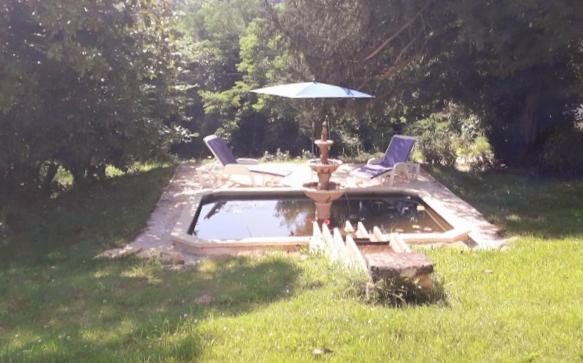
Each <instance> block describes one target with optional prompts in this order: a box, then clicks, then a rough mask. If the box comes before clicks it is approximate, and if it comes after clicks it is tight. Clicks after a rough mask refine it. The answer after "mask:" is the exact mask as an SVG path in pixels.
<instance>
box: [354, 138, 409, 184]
mask: <svg viewBox="0 0 583 363" xmlns="http://www.w3.org/2000/svg"><path fill="white" fill-rule="evenodd" d="M414 144H415V138H414V137H411V136H405V135H394V136H393V138H392V139H391V142H390V143H389V146H388V147H387V151H385V155H384V156H383V157H382V158H378V159H370V160H369V161H368V162H367V163H366V165H364V166H362V167H360V168H357V169H355V170H353V171H352V172H351V174H353V175H356V176H359V177H362V178H366V179H375V178H386V177H388V178H389V185H393V182H394V181H395V174H396V173H398V172H400V171H401V170H402V171H403V172H404V173H405V174H406V175H407V176H410V174H414V176H417V174H418V173H419V164H415V163H410V162H407V159H409V154H410V153H411V149H413V145H414Z"/></svg>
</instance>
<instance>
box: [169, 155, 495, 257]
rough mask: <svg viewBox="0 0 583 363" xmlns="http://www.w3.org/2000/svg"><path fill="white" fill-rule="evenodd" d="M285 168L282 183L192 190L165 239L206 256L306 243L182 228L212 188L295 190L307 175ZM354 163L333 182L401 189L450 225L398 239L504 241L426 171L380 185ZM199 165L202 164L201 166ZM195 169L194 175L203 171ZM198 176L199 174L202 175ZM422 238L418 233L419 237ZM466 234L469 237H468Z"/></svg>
mask: <svg viewBox="0 0 583 363" xmlns="http://www.w3.org/2000/svg"><path fill="white" fill-rule="evenodd" d="M286 167H288V168H290V167H295V169H296V170H295V171H294V173H293V174H292V175H290V176H289V177H287V178H284V179H283V180H281V183H282V184H287V185H288V186H283V187H259V188H241V187H237V186H230V187H227V188H219V189H203V190H200V191H199V192H198V193H196V194H195V195H194V196H193V197H192V198H190V202H189V203H187V204H186V205H185V206H184V209H183V211H182V213H181V214H180V217H179V218H178V221H177V222H176V225H175V226H174V228H173V230H172V232H171V238H172V241H173V243H174V245H175V246H176V247H177V248H178V249H180V250H185V251H187V252H189V253H195V254H201V255H207V254H209V255H212V254H223V253H229V251H232V252H238V251H242V250H246V249H269V248H277V249H284V250H294V249H297V248H299V247H303V246H307V245H308V244H309V242H310V237H309V236H304V237H274V238H271V237H270V238H244V239H241V240H201V239H199V238H197V237H196V236H194V235H191V234H189V233H188V230H189V228H190V226H191V224H192V222H193V218H194V215H195V213H196V211H197V210H198V208H199V205H200V203H201V201H202V199H203V198H204V197H205V196H206V195H209V194H211V193H217V194H221V195H224V196H236V195H241V194H244V195H247V196H252V195H261V196H271V195H272V196H274V197H277V196H281V195H282V194H286V193H289V192H297V191H298V190H301V188H300V185H301V184H300V183H301V182H302V181H303V182H305V181H306V180H310V179H309V178H310V174H309V173H308V174H306V172H305V169H306V168H305V167H304V166H303V165H300V164H296V165H293V164H291V165H286ZM354 167H356V166H350V165H344V166H343V167H342V169H343V171H344V172H342V171H341V170H339V173H337V174H335V175H334V179H335V181H339V182H341V183H344V185H348V186H351V187H347V188H346V193H347V194H352V195H357V194H387V193H390V194H405V195H411V196H414V197H417V198H419V199H421V200H422V201H423V202H425V203H426V204H427V205H428V206H429V207H430V208H431V209H433V211H435V212H436V213H437V214H438V215H439V216H440V217H441V218H443V219H444V220H445V221H446V222H447V223H448V224H449V225H451V226H452V230H450V231H447V232H443V233H431V234H426V235H423V236H419V234H401V237H402V238H403V240H405V241H406V242H408V243H411V244H423V245H432V246H440V245H450V242H456V241H459V240H461V239H466V240H468V241H469V243H466V244H465V245H466V246H467V247H469V248H471V249H492V248H500V247H502V246H503V245H504V241H503V240H502V239H501V238H500V237H499V235H498V229H497V227H496V226H494V225H492V224H491V223H489V222H488V221H486V220H485V219H484V217H483V216H482V215H481V214H480V213H479V212H478V211H477V210H476V209H474V208H473V207H472V206H471V205H469V204H468V203H466V202H465V201H463V200H462V199H460V198H459V197H457V196H456V195H455V194H454V193H452V192H451V191H450V190H449V189H447V188H446V187H445V186H444V185H442V184H441V183H439V182H438V181H436V180H435V179H434V178H433V177H431V175H429V174H428V173H427V172H425V171H422V172H421V173H420V175H419V177H418V178H417V180H414V181H401V182H399V183H396V184H395V185H394V186H388V185H386V184H380V183H379V182H378V181H375V182H368V185H367V184H364V185H362V184H360V185H358V183H361V181H359V180H357V179H354V178H352V177H351V176H350V174H349V171H350V170H351V169H352V168H354ZM202 168H204V167H202ZM203 173H204V169H203V171H202V172H201V171H199V174H203ZM203 175H204V174H203ZM419 237H422V238H419ZM468 237H469V238H468Z"/></svg>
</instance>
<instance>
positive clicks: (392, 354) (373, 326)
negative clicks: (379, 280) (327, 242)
mask: <svg viewBox="0 0 583 363" xmlns="http://www.w3.org/2000/svg"><path fill="white" fill-rule="evenodd" d="M171 172H172V170H171V169H170V168H158V169H153V170H150V171H148V172H144V173H141V174H136V175H131V176H118V177H116V178H113V179H111V181H110V182H109V183H108V184H107V185H105V186H100V187H94V188H92V189H90V190H87V191H83V192H81V191H73V192H70V193H67V194H65V195H63V196H62V197H60V198H58V199H56V200H53V201H50V202H46V203H38V205H31V204H30V203H29V204H27V205H26V206H16V205H12V206H10V207H8V208H5V213H4V218H5V220H6V221H5V222H4V223H8V225H9V227H10V228H9V229H6V228H4V230H3V234H2V235H1V236H2V237H0V238H2V242H1V243H0V245H1V246H2V247H0V254H1V257H0V259H1V260H0V261H1V263H2V265H1V266H0V362H19V361H26V362H28V361H37V362H67V361H71V362H118V361H119V362H121V361H123V362H125V361H127V362H190V361H217V362H224V361H244V362H255V361H265V362H271V361H297V362H305V361H312V360H322V361H323V360H330V361H337V362H346V361H370V362H388V361H447V362H451V361H488V362H490V361H540V362H547V361H571V362H572V361H583V308H582V307H583V182H572V181H558V180H537V179H534V178H532V177H529V176H523V175H521V174H519V173H516V172H496V173H487V174H481V175H471V174H464V173H457V172H452V171H446V170H434V171H433V172H434V174H435V175H436V176H437V177H438V178H439V179H440V180H442V181H444V182H445V183H446V184H448V185H449V186H450V187H452V189H454V191H455V192H457V193H458V194H460V195H461V196H462V197H463V198H465V199H466V200H468V201H469V202H471V203H473V204H474V205H476V206H477V207H478V208H479V209H481V210H482V211H484V212H485V213H486V214H487V216H488V217H489V218H491V219H492V220H493V221H496V222H497V223H499V224H501V225H503V226H504V227H505V228H506V230H507V233H508V234H509V235H517V236H519V238H517V239H516V240H515V241H513V242H512V243H511V245H510V249H509V250H507V251H504V252H494V251H485V252H467V251H466V252H460V251H455V250H445V249H442V250H434V251H429V252H428V255H429V257H430V258H431V259H432V260H433V261H434V262H435V263H436V269H437V274H438V275H439V278H440V279H441V281H443V283H444V287H445V292H446V295H447V298H446V300H445V301H441V302H439V303H436V304H433V305H424V306H407V307H403V308H391V307H387V306H381V305H370V304H367V303H365V302H363V301H362V300H360V299H359V298H357V297H356V296H355V295H354V294H353V293H351V290H350V289H349V287H350V286H351V285H350V282H351V281H352V280H351V278H350V276H349V274H347V273H345V272H343V271H342V270H339V269H337V268H334V267H333V266H329V265H328V263H327V262H326V261H325V260H324V259H321V258H319V257H314V256H310V257H307V258H306V257H305V256H304V257H303V258H302V257H301V256H286V255H281V254H273V255H269V256H266V257H263V258H256V259H249V258H227V259H219V260H215V261H206V262H204V263H202V264H201V265H200V266H198V268H197V269H195V270H191V271H181V272H172V271H168V270H165V269H163V268H162V267H161V266H160V265H159V264H158V263H156V262H154V261H140V260H134V259H124V260H115V261H107V260H96V259H93V258H92V257H93V256H94V255H95V254H96V253H98V252H99V251H102V250H104V249H106V248H109V247H112V246H118V245H121V244H123V243H125V242H127V241H128V240H130V239H131V238H132V237H133V236H134V235H135V234H136V233H137V232H138V231H139V229H140V228H141V227H142V226H143V225H144V222H145V220H146V218H147V216H148V214H149V212H150V211H151V210H152V208H153V206H154V204H155V202H156V200H157V198H158V196H159V193H160V190H161V188H162V187H163V185H164V184H165V183H166V182H167V180H168V178H169V177H170V174H171ZM315 348H327V349H329V350H331V351H332V352H330V353H326V354H324V355H322V356H316V357H314V356H313V355H312V351H313V350H314V349H315Z"/></svg>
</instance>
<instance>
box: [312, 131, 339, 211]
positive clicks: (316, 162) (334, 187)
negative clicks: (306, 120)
mask: <svg viewBox="0 0 583 363" xmlns="http://www.w3.org/2000/svg"><path fill="white" fill-rule="evenodd" d="M314 143H315V144H316V146H318V148H319V149H320V158H319V159H311V160H308V165H309V166H310V169H312V170H313V171H314V172H316V174H317V175H318V182H311V183H306V184H304V185H303V186H304V193H305V194H306V196H307V197H308V198H310V199H311V200H313V201H314V204H315V205H316V218H317V219H318V220H319V221H323V220H326V219H329V218H330V209H331V207H332V202H333V201H334V200H336V199H338V198H340V197H341V196H342V195H343V194H344V191H343V190H342V189H341V185H340V184H338V183H334V182H331V181H330V177H331V176H332V173H334V172H335V171H336V169H338V167H339V166H340V165H342V161H340V160H337V159H329V158H328V153H329V151H330V147H331V146H332V144H333V143H334V142H333V141H332V140H328V124H327V122H326V121H324V122H323V123H322V133H321V134H320V139H319V140H316V141H314Z"/></svg>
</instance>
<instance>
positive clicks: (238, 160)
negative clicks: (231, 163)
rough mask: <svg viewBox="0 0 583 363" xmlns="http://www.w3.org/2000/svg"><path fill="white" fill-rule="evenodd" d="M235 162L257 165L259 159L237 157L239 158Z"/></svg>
mask: <svg viewBox="0 0 583 363" xmlns="http://www.w3.org/2000/svg"><path fill="white" fill-rule="evenodd" d="M237 163H239V164H243V165H257V164H259V161H257V159H250V158H239V159H237Z"/></svg>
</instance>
